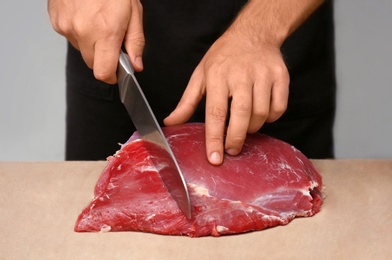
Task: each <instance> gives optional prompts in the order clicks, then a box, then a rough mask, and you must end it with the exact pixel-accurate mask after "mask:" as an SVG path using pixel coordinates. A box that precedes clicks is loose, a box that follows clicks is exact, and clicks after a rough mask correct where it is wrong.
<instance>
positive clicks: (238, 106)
mask: <svg viewBox="0 0 392 260" xmlns="http://www.w3.org/2000/svg"><path fill="white" fill-rule="evenodd" d="M251 106H252V105H251V104H250V103H249V102H233V103H232V104H231V108H230V113H231V114H239V115H243V114H246V113H249V111H250V110H251V108H252V107H251Z"/></svg>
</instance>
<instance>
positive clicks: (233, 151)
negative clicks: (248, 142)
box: [226, 148, 239, 156]
mask: <svg viewBox="0 0 392 260" xmlns="http://www.w3.org/2000/svg"><path fill="white" fill-rule="evenodd" d="M226 153H227V154H230V155H232V156H235V155H237V154H238V153H239V152H238V150H237V149H234V148H231V149H227V150H226Z"/></svg>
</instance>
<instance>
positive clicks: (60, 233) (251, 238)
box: [0, 160, 392, 260]
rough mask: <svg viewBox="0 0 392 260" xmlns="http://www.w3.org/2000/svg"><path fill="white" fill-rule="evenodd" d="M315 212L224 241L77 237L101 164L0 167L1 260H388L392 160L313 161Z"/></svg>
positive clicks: (391, 247) (391, 249)
mask: <svg viewBox="0 0 392 260" xmlns="http://www.w3.org/2000/svg"><path fill="white" fill-rule="evenodd" d="M313 162H314V164H315V166H316V168H318V169H319V171H320V172H321V174H322V176H323V178H324V185H325V187H326V189H325V193H326V196H327V197H326V200H325V203H324V205H323V207H322V210H321V212H320V213H318V214H316V215H315V216H313V217H310V218H297V219H294V220H293V221H292V222H291V223H289V224H288V225H286V226H279V227H275V228H272V229H267V230H262V231H256V232H251V233H245V234H241V235H231V236H223V237H218V238H215V237H203V238H189V237H179V236H163V235H155V234H145V233H139V232H118V233H114V232H113V233H75V232H74V231H73V226H74V224H75V221H76V218H77V216H78V214H79V213H80V212H81V210H82V209H83V208H84V207H85V206H86V205H87V204H88V202H89V201H90V200H91V199H92V196H93V188H94V185H95V183H96V181H97V179H98V177H99V175H100V174H101V172H102V169H103V168H104V167H105V165H106V162H0V185H1V190H0V234H1V236H0V259H198V260H199V259H200V260H202V259H392V258H391V257H392V202H391V198H392V160H317V161H313Z"/></svg>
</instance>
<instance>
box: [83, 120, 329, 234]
mask: <svg viewBox="0 0 392 260" xmlns="http://www.w3.org/2000/svg"><path fill="white" fill-rule="evenodd" d="M163 131H164V133H165V136H166V137H167V139H168V141H169V143H170V145H171V147H172V149H173V153H174V154H175V155H176V157H177V160H178V163H179V165H180V167H181V169H182V171H183V174H184V177H185V179H186V182H187V186H188V189H189V192H190V197H191V204H192V218H191V219H187V218H186V216H185V215H184V214H183V213H182V212H181V211H180V209H179V208H178V207H177V204H176V203H175V201H174V200H173V199H172V197H171V196H170V194H169V192H168V191H167V189H166V187H165V186H164V184H163V182H162V181H161V179H160V177H159V175H158V171H159V170H161V169H163V167H164V166H165V165H164V162H163V163H160V164H159V165H158V164H157V165H154V163H153V160H152V159H151V158H152V157H153V156H158V157H159V149H156V148H157V147H156V146H154V145H153V144H151V143H149V142H145V141H142V140H141V139H137V137H138V136H137V133H136V134H134V135H133V136H132V137H131V139H130V141H128V142H127V143H126V144H125V145H123V146H122V148H121V150H119V151H118V152H117V153H116V154H115V155H114V156H112V157H109V158H108V161H109V162H108V165H107V166H106V168H105V169H104V171H103V173H102V175H101V177H100V178H99V180H98V182H97V184H96V187H95V191H94V195H95V198H94V200H93V201H92V202H91V203H90V204H89V205H88V206H87V207H86V208H85V209H84V210H83V212H82V213H81V214H80V215H79V217H78V219H77V222H76V225H75V231H78V232H82V231H142V232H151V233H158V234H168V235H187V236H191V237H199V236H208V235H212V236H220V235H225V234H234V233H242V232H248V231H254V230H261V229H265V228H268V227H273V226H277V225H285V224H287V223H289V222H290V221H291V220H292V219H293V218H295V217H308V216H312V215H314V214H315V213H317V212H319V211H320V207H321V205H322V202H323V197H322V193H321V188H322V178H321V176H320V174H319V173H318V171H317V170H316V169H315V168H314V166H313V165H312V163H311V162H310V161H309V160H308V159H307V158H306V157H305V156H304V155H303V154H302V153H301V152H299V151H298V150H297V149H295V148H294V147H292V146H290V145H289V144H287V143H284V142H282V141H280V140H277V139H274V138H272V137H269V136H266V135H263V134H259V133H258V134H253V135H249V136H248V137H247V139H246V142H245V145H244V148H243V151H242V153H241V154H240V155H239V156H236V157H232V156H229V155H226V157H225V161H224V163H223V165H221V166H212V165H210V164H209V163H208V161H207V159H206V156H205V141H204V124H201V123H193V124H186V125H181V126H174V127H166V128H164V129H163ZM155 162H156V161H155Z"/></svg>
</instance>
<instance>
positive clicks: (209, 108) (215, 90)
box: [205, 77, 229, 165]
mask: <svg viewBox="0 0 392 260" xmlns="http://www.w3.org/2000/svg"><path fill="white" fill-rule="evenodd" d="M207 80H208V78H207ZM221 83H222V82H221V81H219V80H217V77H212V79H211V78H210V81H207V82H206V85H207V86H208V92H207V98H206V119H205V126H206V133H205V134H206V152H207V158H208V161H209V162H210V163H211V164H213V165H220V164H222V162H223V156H224V153H223V142H224V132H225V123H226V117H227V107H228V104H227V99H228V96H229V92H228V89H227V88H222V87H219V86H220V84H221Z"/></svg>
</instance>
